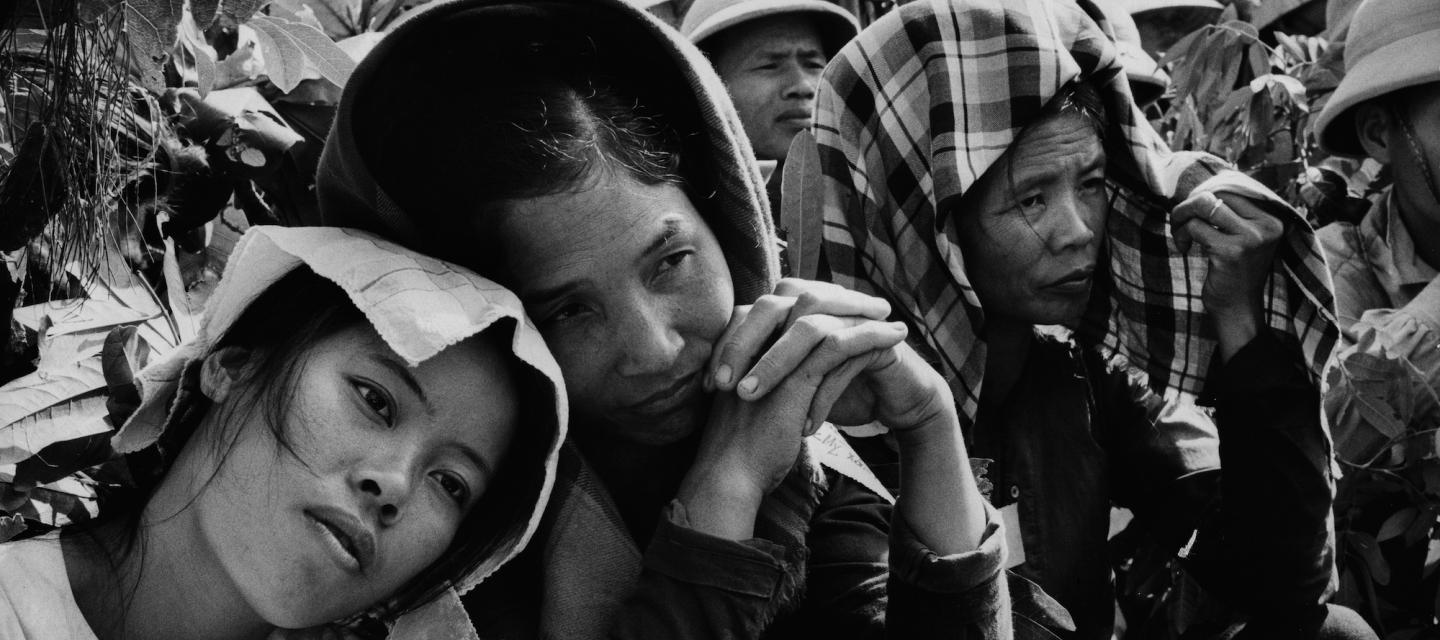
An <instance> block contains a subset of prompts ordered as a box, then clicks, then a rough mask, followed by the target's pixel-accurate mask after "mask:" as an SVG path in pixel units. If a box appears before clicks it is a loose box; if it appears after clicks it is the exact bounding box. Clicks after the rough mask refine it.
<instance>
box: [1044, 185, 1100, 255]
mask: <svg viewBox="0 0 1440 640" xmlns="http://www.w3.org/2000/svg"><path fill="white" fill-rule="evenodd" d="M1059 200H1060V201H1059V202H1055V203H1052V204H1051V205H1050V206H1049V207H1048V210H1049V214H1050V215H1049V218H1050V219H1051V225H1053V226H1052V228H1051V230H1050V249H1051V251H1052V252H1053V253H1057V254H1058V253H1063V252H1065V251H1068V250H1073V249H1078V248H1084V247H1088V246H1090V245H1091V243H1093V242H1095V238H1096V227H1097V225H1101V224H1104V223H1105V208H1106V205H1105V203H1104V201H1103V200H1101V201H1100V202H1094V201H1091V200H1087V199H1086V198H1082V197H1080V196H1079V195H1078V194H1070V195H1068V196H1062V197H1061V198H1060V199H1059Z"/></svg>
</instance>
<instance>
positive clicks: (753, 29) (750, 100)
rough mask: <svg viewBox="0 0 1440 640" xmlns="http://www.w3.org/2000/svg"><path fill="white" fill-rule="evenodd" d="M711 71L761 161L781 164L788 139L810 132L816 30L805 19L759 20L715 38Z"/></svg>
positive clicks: (820, 54) (818, 59) (818, 51)
mask: <svg viewBox="0 0 1440 640" xmlns="http://www.w3.org/2000/svg"><path fill="white" fill-rule="evenodd" d="M715 38H716V39H717V40H718V44H717V45H716V46H714V47H712V48H711V51H713V52H714V56H715V69H716V70H717V71H718V72H719V73H720V79H721V80H724V81H725V87H726V88H727V89H728V90H729V91H730V98H731V99H732V100H734V102H735V109H736V110H737V111H739V112H740V122H741V123H743V124H744V125H745V134H746V135H747V136H749V138H750V145H751V146H753V147H754V148H755V156H756V157H757V158H759V159H761V160H784V159H785V153H786V152H787V151H789V150H790V139H791V138H793V137H795V134H796V133H799V132H800V130H801V129H807V128H809V127H810V118H811V115H812V112H813V111H814V109H815V87H816V85H817V84H818V83H819V81H820V72H821V70H823V69H824V68H825V60H826V58H825V49H824V48H823V47H822V46H821V40H820V30H819V28H817V27H816V26H815V24H814V23H813V22H812V21H811V20H810V19H808V18H806V17H804V16H797V15H789V16H775V17H771V18H763V19H760V20H754V21H751V22H747V23H745V24H741V25H739V26H736V27H733V28H731V29H728V30H726V31H725V32H723V33H720V34H719V35H717V36H715Z"/></svg>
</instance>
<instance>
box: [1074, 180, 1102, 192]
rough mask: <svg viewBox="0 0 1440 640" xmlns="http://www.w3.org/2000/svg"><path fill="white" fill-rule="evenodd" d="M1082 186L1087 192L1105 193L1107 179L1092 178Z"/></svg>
mask: <svg viewBox="0 0 1440 640" xmlns="http://www.w3.org/2000/svg"><path fill="white" fill-rule="evenodd" d="M1080 186H1081V187H1083V188H1084V189H1085V190H1087V191H1104V190H1105V179H1104V178H1090V179H1089V180H1086V181H1085V182H1083V183H1081V184H1080Z"/></svg>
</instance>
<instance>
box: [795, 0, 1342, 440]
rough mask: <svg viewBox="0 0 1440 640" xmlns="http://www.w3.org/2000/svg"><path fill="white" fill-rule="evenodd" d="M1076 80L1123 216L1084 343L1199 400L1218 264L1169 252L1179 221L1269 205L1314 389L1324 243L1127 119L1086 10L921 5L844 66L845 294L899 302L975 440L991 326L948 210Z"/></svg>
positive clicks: (1059, 5)
mask: <svg viewBox="0 0 1440 640" xmlns="http://www.w3.org/2000/svg"><path fill="white" fill-rule="evenodd" d="M1077 2H1078V4H1077ZM1078 80H1088V81H1090V82H1092V83H1094V84H1095V85H1096V86H1097V87H1098V88H1099V89H1100V90H1101V92H1102V94H1103V95H1102V100H1103V101H1104V103H1105V108H1106V111H1107V118H1108V120H1109V121H1110V122H1109V124H1108V129H1107V131H1106V134H1105V137H1106V140H1105V146H1106V150H1107V152H1108V157H1109V165H1108V166H1107V168H1106V177H1107V180H1106V181H1107V183H1108V184H1107V186H1108V188H1109V193H1110V196H1111V201H1112V203H1111V215H1110V216H1109V219H1108V222H1107V226H1108V236H1109V239H1108V258H1109V270H1108V271H1109V278H1104V277H1097V278H1096V283H1095V289H1094V291H1093V293H1092V301H1091V304H1090V310H1089V311H1088V312H1087V314H1086V318H1085V319H1084V320H1083V321H1082V325H1081V327H1080V328H1079V335H1080V338H1081V339H1082V340H1084V341H1086V342H1088V343H1091V344H1099V345H1102V346H1103V347H1106V348H1109V349H1112V350H1113V351H1115V352H1117V353H1119V354H1121V355H1124V356H1126V357H1128V358H1129V359H1130V361H1131V362H1132V363H1133V364H1134V365H1135V366H1137V367H1139V368H1140V369H1141V370H1143V371H1144V372H1145V373H1146V374H1148V376H1149V384H1150V386H1151V387H1152V388H1154V389H1155V390H1156V391H1157V392H1159V393H1164V394H1167V395H1171V394H1174V393H1175V392H1185V393H1190V394H1196V395H1198V394H1199V392H1200V390H1201V387H1202V385H1203V383H1204V380H1205V374H1206V370H1207V368H1208V366H1209V364H1210V359H1211V354H1212V352H1213V351H1214V349H1215V332H1214V330H1213V328H1211V327H1207V326H1205V325H1204V324H1203V323H1202V322H1201V320H1202V317H1203V315H1204V314H1203V305H1202V303H1201V300H1200V293H1201V289H1202V286H1203V284H1204V282H1205V274H1206V267H1207V265H1206V260H1205V258H1204V256H1203V255H1202V254H1201V253H1200V248H1199V247H1198V246H1196V247H1193V248H1192V250H1191V251H1190V253H1188V254H1185V253H1180V252H1179V251H1178V250H1177V249H1176V247H1175V243H1174V240H1173V238H1172V237H1171V235H1170V229H1169V212H1170V209H1171V208H1172V207H1173V206H1174V205H1175V204H1178V203H1179V202H1180V201H1182V200H1184V199H1185V198H1186V197H1188V196H1190V195H1191V194H1192V193H1194V192H1195V191H1196V190H1197V189H1199V190H1210V191H1228V192H1232V193H1238V194H1240V195H1244V196H1247V197H1250V198H1252V199H1262V200H1263V202H1262V203H1261V206H1264V207H1265V208H1266V209H1267V210H1269V211H1270V212H1271V213H1273V214H1275V215H1277V216H1280V217H1281V218H1282V219H1284V220H1286V221H1287V223H1288V224H1287V228H1288V231H1287V233H1286V235H1285V237H1284V239H1283V240H1282V241H1281V243H1280V244H1279V246H1278V247H1277V250H1276V260H1275V265H1274V274H1273V275H1272V276H1271V278H1270V280H1269V283H1268V286H1267V287H1266V296H1265V310H1266V311H1265V317H1266V321H1267V323H1268V324H1269V325H1270V326H1271V327H1275V328H1277V329H1280V330H1283V331H1285V332H1287V333H1289V334H1291V335H1294V336H1295V337H1296V338H1297V339H1298V340H1299V342H1300V344H1301V345H1302V348H1303V351H1304V354H1305V358H1306V359H1307V363H1308V364H1309V366H1310V369H1311V372H1312V375H1315V376H1317V377H1318V373H1319V371H1320V368H1321V367H1322V366H1323V364H1324V362H1325V359H1326V357H1327V355H1328V354H1329V352H1330V350H1331V348H1332V346H1333V345H1334V344H1335V340H1336V335H1337V332H1336V328H1335V318H1334V312H1333V304H1332V293H1331V291H1332V289H1331V284H1330V276H1329V274H1328V272H1327V271H1326V268H1325V262H1324V259H1323V257H1322V255H1321V253H1320V249H1319V247H1318V245H1317V243H1316V241H1315V237H1314V234H1313V233H1312V232H1311V230H1310V229H1309V227H1308V226H1307V225H1306V224H1305V221H1304V219H1303V218H1301V217H1300V215H1299V214H1298V213H1296V212H1295V211H1294V210H1293V209H1292V208H1290V207H1289V206H1288V205H1287V204H1285V203H1284V202H1283V201H1282V200H1280V199H1279V198H1278V197H1276V196H1275V195H1274V194H1273V193H1271V192H1270V191H1268V190H1267V189H1265V187H1263V186H1262V185H1260V184H1259V183H1257V182H1255V181H1253V180H1250V179H1249V178H1247V177H1245V176H1243V175H1242V174H1239V173H1238V172H1235V171H1231V170H1229V168H1228V167H1227V165H1226V164H1225V163H1224V162H1223V161H1221V160H1219V159H1218V158H1215V157H1213V156H1209V155H1206V154H1201V153H1184V152H1181V153H1177V152H1172V151H1170V150H1169V149H1168V148H1167V146H1166V145H1165V142H1164V141H1163V140H1162V139H1161V138H1160V136H1159V135H1158V134H1157V133H1156V132H1155V131H1154V130H1153V129H1152V128H1151V127H1150V125H1149V123H1148V122H1147V121H1146V119H1145V117H1144V116H1143V114H1142V113H1141V112H1140V111H1139V110H1138V109H1137V108H1136V107H1135V106H1134V104H1133V101H1132V100H1131V97H1130V89H1129V87H1128V86H1127V83H1126V81H1125V76H1124V75H1123V74H1122V73H1121V65H1120V61H1119V59H1118V57H1117V54H1116V49H1115V45H1114V43H1113V42H1112V39H1111V36H1110V29H1109V27H1108V25H1106V23H1105V22H1104V18H1103V14H1102V13H1101V12H1100V11H1099V10H1098V9H1096V8H1095V7H1094V6H1093V5H1091V4H1090V2H1089V0H923V1H918V2H914V3H911V4H906V5H903V6H901V7H899V8H898V9H896V10H895V11H893V12H891V13H890V14H888V15H886V16H884V17H883V18H881V19H880V20H878V21H876V22H875V23H874V24H872V25H871V26H870V27H869V28H867V29H866V30H865V31H864V32H862V33H861V34H860V36H859V37H858V38H856V39H855V40H854V41H852V42H851V43H850V44H849V45H848V46H846V47H845V48H844V49H842V50H841V51H840V52H839V53H838V54H837V55H836V56H835V58H834V59H833V60H832V61H831V62H830V65H829V67H827V68H826V70H825V74H824V77H823V79H822V81H821V86H820V89H819V95H818V97H817V114H816V118H815V136H816V140H817V142H818V144H819V147H820V159H821V167H822V171H823V172H824V174H825V190H826V194H825V230H824V245H825V252H826V257H827V259H828V260H829V261H830V266H831V268H832V270H833V271H834V279H835V281H836V282H838V283H839V284H841V285H844V286H847V287H850V288H853V289H857V290H860V291H864V292H867V293H871V294H874V295H879V296H882V297H885V298H887V299H889V300H890V301H891V302H892V303H893V306H894V308H895V309H896V311H897V313H899V314H901V315H902V316H903V317H904V319H905V320H907V321H908V322H910V323H911V324H912V325H913V326H914V327H916V328H918V329H919V331H920V333H921V335H922V336H923V338H924V341H925V346H928V347H929V348H930V350H931V351H932V352H933V356H934V357H936V358H937V359H938V366H939V367H940V369H941V371H942V373H944V374H945V375H946V377H947V379H948V380H949V381H950V385H951V388H952V390H953V391H954V393H955V397H956V398H957V400H958V402H959V403H960V407H961V410H962V413H963V414H964V416H965V418H964V419H965V421H966V423H967V424H970V423H973V420H974V417H975V412H976V408H977V406H978V398H979V395H980V386H981V381H982V378H983V375H984V372H985V343H984V341H983V339H981V338H980V336H981V335H983V334H982V333H981V330H982V327H983V322H984V320H983V318H984V315H983V313H982V311H981V308H980V302H979V300H978V299H977V298H976V296H975V291H974V289H973V288H972V287H971V285H970V282H969V279H968V278H967V276H966V273H965V261H964V259H963V256H962V255H961V252H960V245H959V243H958V241H957V234H958V233H959V232H958V229H957V226H956V222H955V219H954V217H953V216H947V215H944V212H945V210H946V205H953V204H954V203H955V202H956V201H957V200H958V199H959V198H960V196H961V195H963V194H964V193H965V191H966V190H967V189H969V188H970V187H971V185H974V184H975V182H976V181H977V180H978V179H979V178H980V176H981V175H982V174H984V173H985V171H986V170H987V169H989V168H990V167H991V166H992V165H993V164H995V162H996V160H997V159H999V158H1000V156H1001V155H1002V154H1003V153H1004V152H1005V151H1006V150H1007V149H1008V148H1009V147H1010V145H1011V144H1012V143H1013V142H1014V141H1015V140H1016V138H1017V137H1018V136H1019V134H1020V132H1021V131H1022V130H1023V129H1024V128H1025V127H1026V126H1028V125H1030V124H1032V123H1034V122H1035V121H1036V119H1037V117H1038V115H1039V114H1040V112H1041V110H1042V108H1043V107H1044V106H1045V104H1046V103H1047V102H1048V101H1049V100H1050V99H1051V97H1053V96H1054V95H1056V94H1057V92H1058V91H1059V90H1060V89H1061V88H1062V87H1064V86H1066V85H1067V84H1068V83H1071V82H1074V81H1078ZM1202 183H1204V184H1202Z"/></svg>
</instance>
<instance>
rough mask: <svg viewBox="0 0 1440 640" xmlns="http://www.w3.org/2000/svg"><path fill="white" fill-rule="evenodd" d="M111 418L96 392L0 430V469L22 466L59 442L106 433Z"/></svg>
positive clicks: (102, 400) (53, 406) (32, 415)
mask: <svg viewBox="0 0 1440 640" xmlns="http://www.w3.org/2000/svg"><path fill="white" fill-rule="evenodd" d="M108 414H109V410H108V409H107V408H106V405H105V395H104V394H103V393H101V392H100V391H99V390H98V389H97V390H95V391H94V392H91V393H86V394H85V395H82V396H79V397H75V398H71V399H69V400H65V401H62V402H59V403H56V404H54V405H51V406H48V407H45V408H43V409H40V410H39V411H36V412H35V413H32V414H30V415H28V416H25V417H24V418H21V419H20V420H17V421H15V422H14V423H11V424H9V425H6V426H5V427H0V465H4V464H16V463H19V462H20V461H22V460H25V459H26V458H29V457H31V456H33V455H35V454H36V453H39V452H40V450H41V449H44V448H45V447H48V446H50V445H52V444H55V443H57V442H64V441H67V440H78V439H80V438H84V437H86V436H92V435H95V434H97V433H105V432H107V431H109V430H110V425H109V424H108V423H106V422H105V416H106V415H108Z"/></svg>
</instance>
